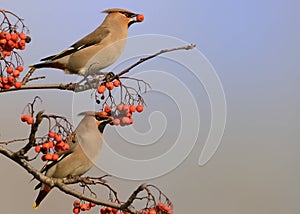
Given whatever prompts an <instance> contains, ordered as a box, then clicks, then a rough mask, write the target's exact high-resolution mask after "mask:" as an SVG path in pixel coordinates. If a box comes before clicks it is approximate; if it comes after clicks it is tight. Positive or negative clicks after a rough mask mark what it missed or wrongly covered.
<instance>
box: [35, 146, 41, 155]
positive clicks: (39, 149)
mask: <svg viewBox="0 0 300 214" xmlns="http://www.w3.org/2000/svg"><path fill="white" fill-rule="evenodd" d="M34 150H35V152H36V153H40V151H41V147H40V146H39V145H37V146H35V148H34Z"/></svg>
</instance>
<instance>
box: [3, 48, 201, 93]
mask: <svg viewBox="0 0 300 214" xmlns="http://www.w3.org/2000/svg"><path fill="white" fill-rule="evenodd" d="M195 47H196V45H193V44H191V45H186V46H182V47H177V48H171V49H164V50H161V51H159V52H157V53H155V54H152V55H149V56H147V57H145V58H141V59H140V60H139V61H137V62H136V63H134V64H133V65H131V66H129V67H128V68H126V69H124V70H123V71H121V72H119V73H118V74H116V75H112V76H108V77H105V78H104V80H105V81H112V80H114V79H119V78H120V77H121V76H122V75H124V74H126V73H128V72H129V71H130V70H131V69H133V68H134V67H136V66H138V65H140V64H142V63H143V62H145V61H147V60H150V59H152V58H155V57H157V56H159V55H161V54H164V53H168V52H172V51H178V50H191V49H193V48H195ZM34 71H35V69H30V70H29V71H28V73H27V74H26V75H25V77H24V78H23V80H22V83H23V84H25V85H22V87H21V88H10V89H3V90H1V91H0V93H5V92H11V91H20V90H36V89H59V90H68V91H73V92H82V91H86V90H89V89H92V88H97V87H98V85H99V82H98V81H97V79H95V80H92V81H91V82H89V81H87V83H86V84H84V85H80V84H79V83H80V82H81V81H80V82H79V83H68V84H30V85H27V84H26V83H27V82H28V81H29V80H32V79H29V78H30V77H31V75H32V74H33V72H34ZM108 74H111V73H108ZM33 79H40V77H39V78H33Z"/></svg>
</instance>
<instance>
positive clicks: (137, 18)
mask: <svg viewBox="0 0 300 214" xmlns="http://www.w3.org/2000/svg"><path fill="white" fill-rule="evenodd" d="M144 18H145V17H144V15H143V14H138V15H137V16H136V20H137V21H138V22H142V21H144Z"/></svg>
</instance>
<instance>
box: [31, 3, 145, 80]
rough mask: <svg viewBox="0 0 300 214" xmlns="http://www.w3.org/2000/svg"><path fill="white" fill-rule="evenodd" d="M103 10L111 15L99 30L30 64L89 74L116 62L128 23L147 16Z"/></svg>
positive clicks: (115, 9) (32, 66)
mask: <svg viewBox="0 0 300 214" xmlns="http://www.w3.org/2000/svg"><path fill="white" fill-rule="evenodd" d="M102 12H103V13H107V14H108V15H107V16H106V18H105V20H104V21H103V23H102V24H101V25H100V26H99V27H98V28H97V29H96V30H94V31H93V32H91V33H90V34H88V35H87V36H85V37H84V38H82V39H81V40H79V41H78V42H76V43H74V44H73V45H71V47H69V48H68V49H66V50H64V51H62V52H60V53H58V54H56V55H53V56H49V57H46V58H44V59H41V61H43V62H41V63H38V64H34V65H31V66H29V67H30V68H31V69H37V68H57V69H62V70H64V72H65V73H67V74H79V75H86V74H93V73H95V72H98V71H99V70H101V69H103V68H106V67H108V66H109V65H111V64H113V63H114V62H115V61H116V60H117V59H118V58H119V57H120V55H121V53H122V52H123V50H124V48H125V44H126V39H127V34H128V28H129V26H131V25H132V24H133V23H135V22H142V21H143V20H144V16H143V15H142V14H135V13H133V12H130V11H128V10H124V9H119V8H113V9H108V10H104V11H102Z"/></svg>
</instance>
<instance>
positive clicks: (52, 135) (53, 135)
mask: <svg viewBox="0 0 300 214" xmlns="http://www.w3.org/2000/svg"><path fill="white" fill-rule="evenodd" d="M55 134H56V133H55V132H52V131H50V132H49V133H48V136H49V137H50V138H54V137H55Z"/></svg>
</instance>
